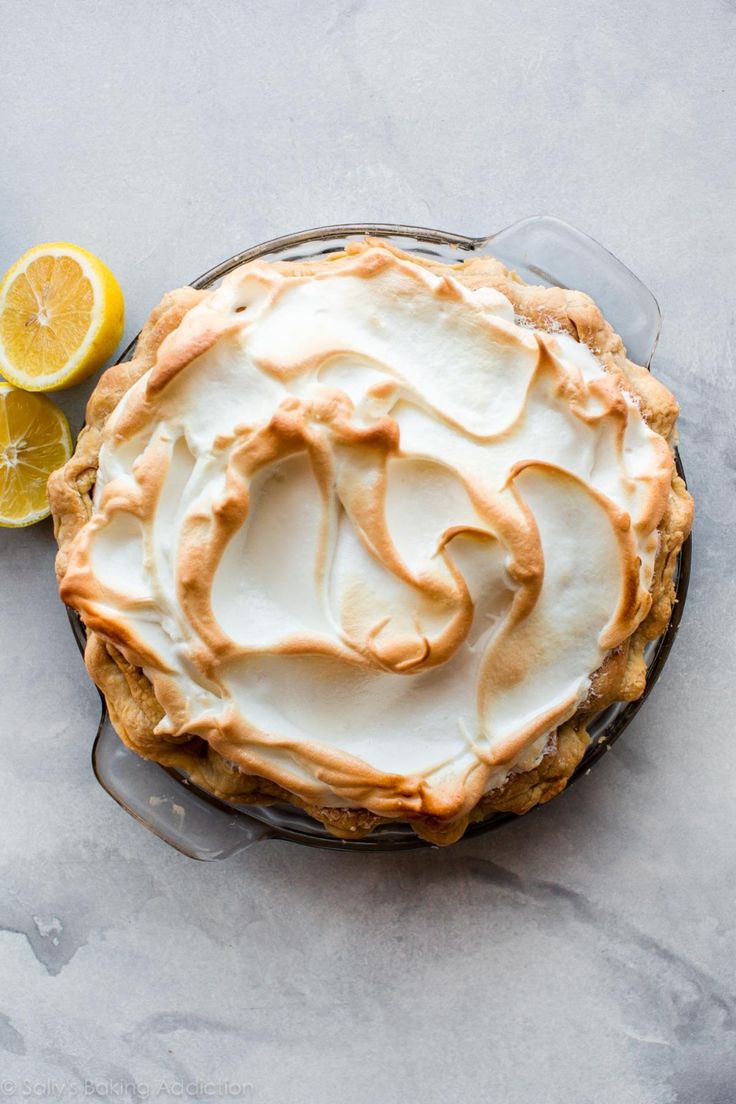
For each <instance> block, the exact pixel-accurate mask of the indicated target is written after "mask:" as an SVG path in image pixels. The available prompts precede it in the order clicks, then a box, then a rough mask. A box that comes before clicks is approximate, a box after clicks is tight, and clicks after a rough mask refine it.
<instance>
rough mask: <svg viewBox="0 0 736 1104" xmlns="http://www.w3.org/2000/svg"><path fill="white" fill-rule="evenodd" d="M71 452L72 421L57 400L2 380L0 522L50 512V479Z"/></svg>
mask: <svg viewBox="0 0 736 1104" xmlns="http://www.w3.org/2000/svg"><path fill="white" fill-rule="evenodd" d="M71 454H72V435H71V432H70V430H69V423H68V421H67V420H66V416H65V414H64V413H63V411H61V410H59V408H58V406H57V405H56V403H53V402H52V401H51V399H47V398H46V397H45V396H44V395H29V394H28V393H27V392H25V391H17V390H16V388H15V387H11V386H10V384H8V383H2V382H0V526H3V527H4V528H11V529H16V528H19V527H21V526H23V525H33V524H34V523H35V522H37V521H41V520H42V519H43V518H45V517H48V516H49V514H50V512H51V511H50V508H49V503H48V498H47V495H46V483H47V482H48V478H49V476H50V475H51V473H52V472H53V471H56V469H57V468H60V467H61V466H62V464H65V463H66V462H67V460H68V459H69V457H70V456H71Z"/></svg>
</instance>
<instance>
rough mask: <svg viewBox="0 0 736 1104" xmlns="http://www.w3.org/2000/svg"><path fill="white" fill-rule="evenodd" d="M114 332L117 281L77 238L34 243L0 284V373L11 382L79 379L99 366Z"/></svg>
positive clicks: (54, 384)
mask: <svg viewBox="0 0 736 1104" xmlns="http://www.w3.org/2000/svg"><path fill="white" fill-rule="evenodd" d="M122 332H123V293H122V292H121V290H120V287H119V285H118V282H117V280H116V279H115V277H114V276H113V274H112V272H110V269H109V268H108V267H107V266H106V265H104V264H103V263H102V261H101V260H100V259H99V258H98V257H95V256H94V254H92V253H88V252H87V250H86V249H81V248H80V247H79V246H78V245H70V244H69V243H68V242H47V243H45V244H44V245H35V246H34V247H33V248H32V249H29V250H28V252H27V253H24V254H23V256H22V257H21V258H20V260H18V261H16V263H15V264H14V265H13V266H12V268H10V269H8V271H7V272H6V274H5V276H4V278H3V280H2V283H0V373H2V375H3V376H5V378H6V379H7V380H9V381H10V383H12V384H14V385H15V386H16V387H23V388H25V389H26V390H27V391H56V390H57V389H58V388H61V387H71V386H72V385H73V384H75V383H79V382H80V381H81V380H83V379H86V377H87V376H89V375H91V374H92V373H93V372H95V371H97V369H98V368H101V367H102V365H103V364H104V362H105V361H106V360H107V359H108V358H109V357H110V356H111V355H112V353H113V352H114V351H115V347H116V346H117V344H118V342H119V341H120V337H121V335H122Z"/></svg>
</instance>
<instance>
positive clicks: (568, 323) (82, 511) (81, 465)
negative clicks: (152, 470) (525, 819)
mask: <svg viewBox="0 0 736 1104" xmlns="http://www.w3.org/2000/svg"><path fill="white" fill-rule="evenodd" d="M381 244H382V245H384V246H386V245H387V243H381ZM388 248H391V249H392V250H393V247H392V246H389V247H388ZM393 251H395V252H396V253H398V255H399V256H405V257H407V258H408V259H410V260H411V261H413V262H414V263H415V264H421V265H423V266H425V267H426V268H428V269H430V270H432V271H435V272H437V273H445V272H450V273H451V274H452V276H453V277H454V279H456V280H458V281H459V282H460V283H461V284H464V285H465V286H466V287H468V288H472V289H475V288H480V287H490V288H495V289H497V290H498V291H500V292H502V293H503V294H504V295H505V296H506V297H507V298H508V299H509V300H510V302H511V303H512V305H513V307H514V309H515V311H516V313H517V315H518V316H520V317H522V318H525V319H527V320H528V321H529V323H530V324H532V325H533V326H535V327H536V328H538V329H541V330H547V331H559V330H564V331H566V332H567V333H569V334H570V335H571V336H572V337H573V338H575V339H576V340H578V341H580V342H583V343H585V344H586V345H587V346H588V347H589V348H590V350H591V351H592V352H593V353H594V354H595V355H596V357H597V358H598V359H599V361H600V362H601V363H602V364H603V365H604V366H605V368H606V370H607V371H608V373H609V374H611V375H612V376H614V377H615V378H616V379H617V381H618V382H619V385H620V386H621V387H623V388H625V389H626V390H627V391H629V392H630V393H633V394H634V395H636V396H638V400H639V403H640V407H641V410H642V413H643V415H644V417H645V419H646V421H647V423H648V424H649V426H650V427H651V428H652V429H653V430H655V431H656V432H657V433H659V434H661V435H662V437H664V438H665V439H666V440H667V442H668V443H669V445H670V447H671V448H674V444H675V440H676V438H675V423H676V420H677V415H678V406H677V403H676V402H675V399H674V398H673V396H672V395H671V393H670V392H669V391H668V390H667V388H666V387H664V385H663V384H661V383H660V382H659V381H657V380H656V379H655V378H654V377H653V376H652V375H651V373H650V372H649V371H647V369H645V368H642V367H641V366H639V365H637V364H634V363H632V362H631V361H630V360H628V359H627V357H626V353H625V349H624V346H623V342H622V341H621V338H620V337H619V336H618V335H617V334H616V333H615V332H614V330H613V329H612V328H611V326H610V325H609V324H608V322H606V320H605V319H604V317H603V315H602V314H601V312H600V311H599V310H598V308H597V307H596V305H595V303H594V302H593V301H592V300H591V299H590V298H589V297H588V296H587V295H585V294H583V293H582V292H579V291H569V290H565V289H562V288H557V287H554V288H545V287H537V286H531V285H527V284H525V283H524V282H523V281H522V280H520V279H519V277H518V276H517V275H516V274H515V273H513V272H510V271H508V270H507V269H506V268H505V267H504V266H503V265H502V264H501V263H500V262H499V261H497V260H495V259H493V258H491V257H476V258H471V259H469V260H467V261H464V262H463V263H462V264H459V265H453V266H445V265H442V264H439V263H435V262H432V261H427V260H425V259H423V258H419V257H416V256H414V255H413V254H403V253H401V251H399V250H393ZM329 263H330V261H329V260H320V261H313V262H294V263H287V262H282V263H279V264H278V265H277V267H278V268H279V269H281V270H283V271H285V272H292V273H295V274H300V275H309V274H311V273H313V272H317V271H319V270H320V268H321V267H322V266H324V265H325V264H329ZM206 294H208V293H207V292H205V291H197V290H195V289H194V288H191V287H185V288H179V289H178V290H176V291H172V292H170V293H169V294H167V295H165V296H164V298H163V299H162V301H161V302H160V303H159V305H158V306H157V307H156V308H155V309H154V310H153V311H152V313H151V315H150V317H149V319H148V321H147V322H146V324H145V326H144V328H143V330H142V332H141V335H140V338H139V340H138V344H137V346H136V352H135V356H134V358H133V359H132V360H130V361H126V362H124V363H121V364H116V365H114V366H113V367H112V368H110V369H109V370H108V371H107V372H105V373H104V375H103V376H102V377H101V379H100V381H99V383H98V385H97V387H96V388H95V391H94V393H93V394H92V396H91V398H90V400H89V404H88V407H87V420H86V426H85V428H84V429H83V430H82V432H81V434H80V436H79V440H78V442H77V447H76V451H75V453H74V455H73V457H72V458H71V460H70V461H69V462H68V463H67V464H66V465H65V467H63V468H61V469H60V470H59V471H57V472H55V473H54V475H53V476H52V477H51V479H50V481H49V499H50V503H51V509H52V513H53V517H54V529H55V534H56V539H57V542H58V545H59V552H58V556H57V559H56V573H57V577H58V580H59V583H60V585H61V584H62V583H63V581H64V577H65V574H66V571H67V567H68V563H69V555H70V550H71V546H72V544H73V542H74V540H75V538H76V536H77V534H78V533H79V532H80V530H81V529H82V528H83V527H84V525H85V524H86V523H87V521H89V519H90V518H91V516H92V513H93V506H92V491H93V488H94V484H95V479H96V473H97V466H98V457H99V451H100V447H101V444H102V434H103V429H104V426H105V423H106V421H107V419H108V418H109V416H110V415H111V413H112V412H113V411H114V410H115V408H116V406H117V405H118V403H119V402H120V400H121V398H122V397H123V395H125V393H126V392H127V391H128V389H129V388H130V387H131V386H132V385H133V384H134V383H135V382H136V381H137V380H138V379H140V377H141V376H142V375H143V374H144V373H146V372H147V371H148V370H149V369H150V368H151V367H152V366H153V365H154V363H155V361H156V355H157V352H158V349H159V347H160V345H161V343H162V342H163V340H164V338H165V337H166V336H167V335H168V334H170V333H171V332H172V331H173V330H175V329H176V328H177V327H178V326H179V324H180V322H181V321H182V319H183V318H184V316H185V315H186V314H187V312H188V311H189V310H190V309H191V308H192V307H193V306H194V305H195V304H196V303H198V302H199V301H200V300H201V299H202V298H203V297H204V296H205V295H206ZM691 523H692V499H691V497H690V495H689V494H688V492H687V490H686V488H685V484H684V482H683V481H682V479H681V478H680V477H679V476H678V475H677V474H676V473H674V474H673V476H672V482H671V487H670V492H669V496H668V502H667V507H666V509H665V513H664V516H663V518H662V521H661V524H660V527H659V549H658V553H657V557H656V563H655V569H654V578H653V583H652V588H651V593H652V604H651V608H650V610H649V613H648V615H647V616H646V618H645V620H644V621H642V623H641V624H640V625H639V626H638V628H637V629H636V631H635V632H634V633H633V634H632V635H631V636H630V637H629V639H628V640H627V641H625V643H624V644H623V645H620V646H619V647H618V648H616V649H615V650H614V651H613V652H610V653H609V654H608V656H607V657H606V659H605V661H604V663H603V665H602V666H601V667H600V668H599V669H598V671H596V672H595V674H594V675H593V678H592V684H591V689H590V692H589V694H588V697H587V698H586V700H585V701H584V702H583V704H582V705H581V706H580V708H579V709H578V711H577V712H576V713H575V715H574V716H573V717H572V718H571V719H570V720H569V721H567V722H566V723H565V724H563V725H561V726H560V727H559V728H558V729H557V731H556V733H555V734H554V735H553V736H552V737H551V738H550V740H549V742H548V745H547V748H546V751H545V754H544V756H543V758H542V759H541V761H540V762H539V763H538V765H537V766H536V767H534V769H532V770H529V771H524V772H520V773H516V774H512V775H511V776H510V777H509V778H508V779H507V781H506V783H505V784H504V785H503V786H502V788H500V789H498V790H495V791H493V792H491V793H488V794H486V795H484V796H483V797H482V798H481V800H480V801H479V803H478V804H477V805H476V806H475V808H474V809H472V811H471V812H470V813H469V814H466V815H463V816H461V817H456V818H455V819H453V820H450V821H448V820H442V819H441V818H439V817H432V816H418V817H415V818H412V819H411V820H410V821H409V823H410V824H411V826H412V828H413V829H414V831H415V832H416V833H417V834H418V835H419V836H421V837H422V838H424V839H427V840H430V841H431V842H432V843H436V844H448V843H452V842H454V841H455V840H457V839H458V838H459V837H460V836H462V834H463V832H464V831H465V829H466V827H467V825H468V823H469V822H470V821H474V820H479V819H482V818H483V817H485V816H487V815H488V814H489V813H493V812H511V813H517V814H521V813H525V812H527V811H528V810H529V809H531V808H533V807H534V806H535V805H538V804H541V803H542V802H545V801H549V800H550V798H552V797H554V796H555V795H556V794H558V793H559V792H560V791H561V790H563V789H564V788H565V786H566V785H567V782H568V780H569V778H570V777H571V775H572V774H573V772H574V770H575V768H576V767H577V765H578V763H579V762H580V760H581V758H582V756H583V754H584V752H585V749H586V747H587V746H588V743H589V737H588V733H587V728H586V726H587V724H588V723H589V721H590V719H591V718H592V717H593V716H594V715H595V714H597V713H599V712H600V711H601V710H603V709H605V708H606V707H607V706H609V705H610V704H611V703H613V702H615V701H632V700H634V699H636V698H639V697H640V696H641V695H642V693H643V692H644V688H645V682H646V662H645V659H644V647H645V645H646V644H647V642H648V641H650V640H653V639H656V637H658V636H660V635H661V633H662V632H663V631H664V629H665V628H666V626H667V623H668V621H669V618H670V615H671V612H672V606H673V603H674V601H675V589H674V584H673V576H674V572H675V567H676V564H677V557H678V554H679V552H680V549H681V548H682V544H683V542H684V541H685V539H686V538H687V536H688V533H689V532H690V527H691ZM85 662H86V665H87V669H88V671H89V673H90V675H91V677H92V678H93V679H94V681H95V683H96V684H97V686H98V687H99V688H100V690H101V691H102V693H103V694H104V696H105V700H106V702H107V707H108V710H109V713H110V718H111V720H112V723H113V725H114V727H115V729H116V731H117V732H118V734H119V736H120V738H121V739H122V740H123V742H124V743H125V744H127V746H128V747H130V748H132V749H133V750H134V751H135V752H137V753H138V754H139V755H141V756H143V757H144V758H147V759H153V760H155V761H157V762H159V763H161V764H162V765H164V766H166V767H171V768H176V769H179V770H181V771H184V772H185V773H186V774H187V775H188V776H189V777H190V778H191V779H192V781H193V782H194V783H196V784H197V785H199V786H202V787H203V788H204V789H206V790H208V791H210V792H212V793H214V794H215V795H217V796H218V797H220V798H222V799H224V800H227V801H231V802H236V803H249V804H259V805H265V804H271V803H273V802H288V803H291V804H293V805H297V806H299V807H301V808H303V809H304V810H305V811H306V812H307V813H308V814H309V815H310V816H312V817H314V818H315V819H316V820H318V821H321V822H322V824H323V825H324V826H325V827H326V828H327V829H328V830H329V831H330V832H331V833H332V834H334V835H335V836H338V837H341V838H345V839H357V838H360V837H362V836H366V835H368V834H369V833H370V832H371V831H372V830H373V829H374V828H375V827H376V826H377V825H378V824H380V823H383V822H384V821H383V819H382V818H381V817H379V816H377V815H376V814H374V813H372V812H370V811H369V810H367V809H355V808H331V807H322V806H315V805H313V804H310V803H309V802H307V801H305V800H303V799H302V798H300V797H299V796H297V795H295V794H293V793H291V792H289V791H287V790H285V789H283V788H281V787H280V786H278V785H277V784H275V783H274V782H271V781H269V780H267V779H264V778H261V777H257V776H255V775H248V774H245V773H243V771H241V770H240V769H239V768H237V767H236V766H234V765H233V764H232V763H230V762H229V761H228V760H226V759H225V758H223V757H222V756H221V755H220V754H218V752H216V751H215V750H214V749H213V748H212V747H210V746H209V744H207V742H206V741H204V740H203V739H201V738H200V737H198V736H194V737H189V738H185V739H184V740H182V739H181V738H177V739H176V740H174V739H173V738H172V737H167V736H165V735H156V734H154V729H155V728H156V725H157V724H158V722H159V721H160V720H161V719H162V717H163V715H164V710H163V709H162V707H161V705H160V704H159V702H158V701H157V699H156V697H155V694H154V692H153V687H152V685H151V683H150V682H149V680H148V679H147V678H146V676H145V674H144V673H143V671H142V670H141V668H140V667H136V666H134V665H132V664H131V663H130V662H128V660H126V658H125V657H124V656H123V655H122V653H121V652H120V651H119V650H118V648H117V647H116V646H115V644H114V643H113V642H112V640H110V639H107V638H105V636H104V635H102V634H101V633H99V632H96V631H88V640H87V647H86V652H85Z"/></svg>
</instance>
